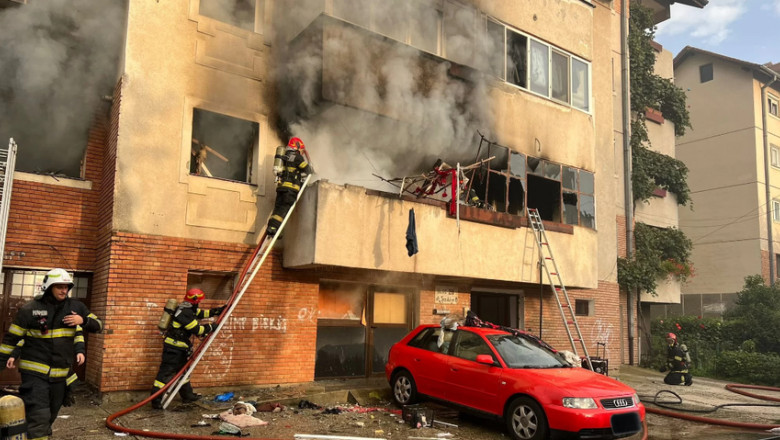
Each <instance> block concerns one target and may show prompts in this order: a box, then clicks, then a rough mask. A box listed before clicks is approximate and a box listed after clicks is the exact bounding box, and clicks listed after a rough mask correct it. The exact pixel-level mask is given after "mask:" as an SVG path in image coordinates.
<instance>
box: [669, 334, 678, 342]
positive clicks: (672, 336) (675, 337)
mask: <svg viewBox="0 0 780 440" xmlns="http://www.w3.org/2000/svg"><path fill="white" fill-rule="evenodd" d="M666 340H667V341H669V340H672V341H674V342H677V335H675V334H674V333H668V334H667V335H666Z"/></svg>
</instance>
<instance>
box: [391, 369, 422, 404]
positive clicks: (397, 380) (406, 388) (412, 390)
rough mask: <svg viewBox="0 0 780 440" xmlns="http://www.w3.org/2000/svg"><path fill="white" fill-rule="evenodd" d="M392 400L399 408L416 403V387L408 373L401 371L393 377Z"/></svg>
mask: <svg viewBox="0 0 780 440" xmlns="http://www.w3.org/2000/svg"><path fill="white" fill-rule="evenodd" d="M393 399H395V402H396V403H397V404H399V405H401V406H404V405H411V404H412V403H415V402H417V385H415V384H414V379H413V378H412V374H411V373H409V372H408V371H401V372H399V373H396V375H395V376H393Z"/></svg>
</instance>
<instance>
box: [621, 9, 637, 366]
mask: <svg viewBox="0 0 780 440" xmlns="http://www.w3.org/2000/svg"><path fill="white" fill-rule="evenodd" d="M620 82H621V97H622V107H623V108H622V110H623V118H622V122H623V193H624V194H625V200H624V204H625V211H626V258H627V259H629V260H630V259H631V257H632V256H633V254H634V196H633V191H632V189H631V156H632V155H631V99H630V77H629V64H628V0H621V2H620ZM626 293H627V297H626V314H627V315H628V320H627V321H628V363H629V365H634V340H635V339H636V330H635V327H636V326H635V323H634V301H635V300H634V294H635V292H633V291H632V290H631V289H628V292H626ZM638 297H639V296H638V295H637V298H638Z"/></svg>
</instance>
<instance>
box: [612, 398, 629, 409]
mask: <svg viewBox="0 0 780 440" xmlns="http://www.w3.org/2000/svg"><path fill="white" fill-rule="evenodd" d="M627 406H631V402H630V401H629V400H628V399H615V408H625V407H627Z"/></svg>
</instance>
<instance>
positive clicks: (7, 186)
mask: <svg viewBox="0 0 780 440" xmlns="http://www.w3.org/2000/svg"><path fill="white" fill-rule="evenodd" d="M15 167H16V142H14V138H11V139H10V140H9V141H8V148H7V149H3V148H2V147H0V270H2V269H3V260H4V255H5V234H6V231H7V230H8V212H9V211H10V209H11V190H12V188H13V185H14V168H15Z"/></svg>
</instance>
